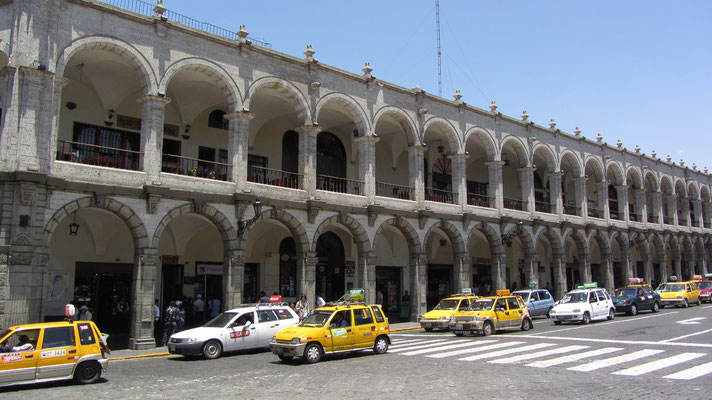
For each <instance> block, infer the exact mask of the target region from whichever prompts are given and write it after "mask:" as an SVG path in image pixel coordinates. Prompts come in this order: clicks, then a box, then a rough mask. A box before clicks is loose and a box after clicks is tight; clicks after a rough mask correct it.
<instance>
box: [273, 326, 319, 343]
mask: <svg viewBox="0 0 712 400" xmlns="http://www.w3.org/2000/svg"><path fill="white" fill-rule="evenodd" d="M324 331H325V329H324V327H311V326H309V327H307V326H298V325H297V326H292V327H289V328H285V329H282V330H281V331H279V332H278V333H277V334H276V335H275V339H278V340H292V338H295V337H303V338H306V337H313V338H315V339H316V338H318V337H323V336H324Z"/></svg>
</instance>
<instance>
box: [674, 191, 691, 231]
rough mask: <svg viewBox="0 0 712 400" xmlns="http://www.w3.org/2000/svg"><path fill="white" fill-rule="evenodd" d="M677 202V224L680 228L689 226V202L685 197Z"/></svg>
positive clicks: (681, 197) (679, 198)
mask: <svg viewBox="0 0 712 400" xmlns="http://www.w3.org/2000/svg"><path fill="white" fill-rule="evenodd" d="M677 200H678V201H677V202H676V203H677V206H678V210H677V213H676V214H677V215H678V220H677V223H678V224H679V225H682V226H690V201H689V200H688V199H687V197H685V196H680V197H678V198H677ZM680 217H682V221H680Z"/></svg>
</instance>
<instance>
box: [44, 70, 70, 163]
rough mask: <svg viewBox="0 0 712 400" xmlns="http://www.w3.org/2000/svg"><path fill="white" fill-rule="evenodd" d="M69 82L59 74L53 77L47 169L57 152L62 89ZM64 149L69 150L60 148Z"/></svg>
mask: <svg viewBox="0 0 712 400" xmlns="http://www.w3.org/2000/svg"><path fill="white" fill-rule="evenodd" d="M68 83H69V79H65V78H61V77H59V76H55V77H54V96H53V98H52V101H53V103H52V104H53V107H52V109H53V113H52V120H51V123H50V134H49V143H47V145H48V146H49V152H48V154H49V157H48V169H49V170H51V169H52V165H53V164H54V160H55V159H56V156H55V154H57V150H58V146H59V143H58V141H59V131H58V130H59V114H60V110H61V109H62V89H63V88H64V87H65V86H66V85H67V84H68ZM62 150H64V151H71V150H70V149H69V148H65V149H62Z"/></svg>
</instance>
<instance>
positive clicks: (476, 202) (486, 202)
mask: <svg viewBox="0 0 712 400" xmlns="http://www.w3.org/2000/svg"><path fill="white" fill-rule="evenodd" d="M493 203H494V202H493V201H492V198H491V197H489V196H485V195H482V194H474V193H468V194H467V204H469V205H471V206H476V207H486V208H491V207H493V206H494V204H493Z"/></svg>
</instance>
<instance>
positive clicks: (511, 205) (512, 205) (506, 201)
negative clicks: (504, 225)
mask: <svg viewBox="0 0 712 400" xmlns="http://www.w3.org/2000/svg"><path fill="white" fill-rule="evenodd" d="M526 203H527V202H526V201H524V200H518V199H510V198H507V197H503V198H502V206H503V207H504V208H508V209H510V210H519V211H524V209H525V205H526Z"/></svg>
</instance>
